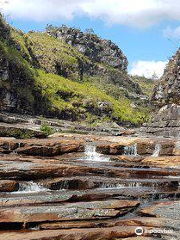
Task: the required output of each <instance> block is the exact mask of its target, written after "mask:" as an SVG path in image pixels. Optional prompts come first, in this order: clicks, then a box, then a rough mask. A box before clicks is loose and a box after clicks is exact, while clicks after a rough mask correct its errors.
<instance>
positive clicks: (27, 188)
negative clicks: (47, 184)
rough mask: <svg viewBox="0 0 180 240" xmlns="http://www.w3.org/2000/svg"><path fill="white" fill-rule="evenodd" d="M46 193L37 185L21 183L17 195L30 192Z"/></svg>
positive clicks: (44, 189)
mask: <svg viewBox="0 0 180 240" xmlns="http://www.w3.org/2000/svg"><path fill="white" fill-rule="evenodd" d="M43 191H47V189H46V188H44V187H43V186H41V185H40V184H37V183H35V182H32V181H31V182H23V183H20V184H19V191H18V193H31V192H43Z"/></svg>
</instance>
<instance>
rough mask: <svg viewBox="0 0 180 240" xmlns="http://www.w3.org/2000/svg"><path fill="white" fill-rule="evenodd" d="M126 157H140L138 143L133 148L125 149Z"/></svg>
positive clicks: (127, 147)
mask: <svg viewBox="0 0 180 240" xmlns="http://www.w3.org/2000/svg"><path fill="white" fill-rule="evenodd" d="M124 155H133V156H138V153H137V143H135V144H134V145H131V146H126V147H125V148H124Z"/></svg>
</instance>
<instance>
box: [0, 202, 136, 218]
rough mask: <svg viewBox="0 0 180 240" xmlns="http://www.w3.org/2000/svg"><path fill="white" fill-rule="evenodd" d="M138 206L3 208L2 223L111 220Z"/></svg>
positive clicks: (94, 204) (85, 204) (98, 204)
mask: <svg viewBox="0 0 180 240" xmlns="http://www.w3.org/2000/svg"><path fill="white" fill-rule="evenodd" d="M138 205H139V202H137V201H126V200H124V201H123V200H108V201H100V202H98V201H96V202H79V203H66V204H61V205H60V204H58V205H49V206H43V205H42V206H32V207H30V206H22V207H14V208H1V211H0V222H2V223H4V222H8V223H9V222H14V223H16V222H21V223H24V222H25V223H27V222H45V221H60V220H78V219H79V220H80V219H99V218H109V217H116V216H118V215H122V214H126V213H127V212H129V211H130V210H132V209H133V208H135V207H137V206H138Z"/></svg>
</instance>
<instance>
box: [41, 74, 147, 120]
mask: <svg viewBox="0 0 180 240" xmlns="http://www.w3.org/2000/svg"><path fill="white" fill-rule="evenodd" d="M36 82H37V84H38V86H41V88H42V95H43V96H46V98H47V99H48V100H49V101H50V102H51V103H52V109H51V110H52V111H55V109H58V110H60V111H65V112H66V114H68V113H69V115H72V114H73V113H74V114H77V115H79V114H84V115H85V116H87V119H88V118H89V117H90V116H89V114H90V115H96V114H92V113H91V109H97V111H98V102H108V103H109V105H110V107H109V113H111V111H112V114H109V120H111V118H113V119H117V121H119V122H132V123H134V124H140V123H142V122H144V121H145V120H147V119H148V111H147V110H145V109H133V108H132V107H131V106H130V104H131V102H130V101H129V100H128V99H125V98H124V99H123V98H122V99H120V100H119V101H117V100H115V99H114V98H113V97H111V96H108V95H107V94H106V93H104V92H102V91H101V90H99V89H98V88H96V87H94V86H92V85H91V84H89V83H84V84H81V83H77V82H73V81H71V80H68V79H65V78H63V77H60V76H58V75H54V74H47V73H45V72H44V71H43V70H38V71H37V73H36ZM89 107H90V108H91V109H90V110H89V111H88V108H89ZM97 115H98V114H97ZM107 115H108V113H107ZM96 118H98V116H96ZM106 120H107V119H106Z"/></svg>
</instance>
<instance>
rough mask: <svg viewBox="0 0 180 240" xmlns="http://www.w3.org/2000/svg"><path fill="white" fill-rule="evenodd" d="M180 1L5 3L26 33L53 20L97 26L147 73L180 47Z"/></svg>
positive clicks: (135, 66) (46, 0)
mask: <svg viewBox="0 0 180 240" xmlns="http://www.w3.org/2000/svg"><path fill="white" fill-rule="evenodd" d="M0 1H2V0H0ZM110 2H111V5H112V6H111V5H109V3H110ZM42 4H43V5H42ZM130 4H131V5H130ZM142 4H143V5H142ZM162 4H163V5H162ZM179 5H180V4H179V0H171V1H170V0H143V1H142V0H126V1H124V0H111V1H107V0H89V1H88V0H77V1H73V0H66V1H63V0H44V1H42V0H39V1H37V0H36V1H35V0H30V1H28V0H9V4H8V5H7V4H6V5H4V6H3V7H4V12H5V15H6V16H8V14H10V17H7V19H8V20H9V22H10V23H11V24H12V25H13V26H14V27H16V28H19V29H21V30H23V31H25V32H27V31H29V30H38V31H43V30H44V29H45V27H46V25H47V24H48V23H51V24H53V25H56V26H61V25H62V24H66V25H68V26H71V27H72V26H74V27H77V28H81V29H82V30H85V29H86V28H93V29H94V31H95V33H97V34H98V35H99V36H101V37H102V38H105V39H110V40H112V41H113V42H115V43H116V44H117V45H118V46H119V47H120V48H121V49H122V50H123V52H124V54H125V55H126V56H127V57H128V61H129V71H130V72H131V73H132V74H139V75H145V76H147V77H148V76H151V75H152V74H153V73H154V72H156V73H157V75H158V76H161V75H162V72H163V69H164V67H165V65H166V63H167V60H168V59H169V57H171V56H172V55H173V54H174V53H175V52H176V50H177V49H178V47H179V46H180V6H179ZM129 6H131V7H129ZM172 7H173V8H172Z"/></svg>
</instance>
